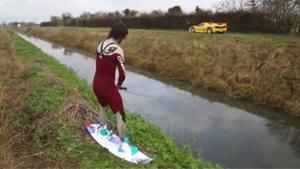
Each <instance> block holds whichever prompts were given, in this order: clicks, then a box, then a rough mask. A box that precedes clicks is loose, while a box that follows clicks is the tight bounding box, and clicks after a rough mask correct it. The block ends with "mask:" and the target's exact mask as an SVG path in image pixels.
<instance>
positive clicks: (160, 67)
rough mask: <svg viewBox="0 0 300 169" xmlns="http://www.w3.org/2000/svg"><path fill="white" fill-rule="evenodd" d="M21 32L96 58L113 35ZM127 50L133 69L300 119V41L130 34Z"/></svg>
mask: <svg viewBox="0 0 300 169" xmlns="http://www.w3.org/2000/svg"><path fill="white" fill-rule="evenodd" d="M19 31H21V32H24V33H27V34H30V35H35V36H38V37H41V38H43V39H46V40H49V41H53V42H57V43H60V44H64V45H68V46H72V47H75V48H79V49H83V50H86V51H88V52H91V53H95V48H96V46H97V43H98V41H99V40H102V39H104V38H105V37H106V34H107V31H108V29H96V28H72V27H58V28H56V27H49V28H22V29H19ZM122 46H123V47H124V50H125V55H126V63H127V64H129V65H131V66H133V67H136V68H140V69H144V70H146V71H151V72H153V73H156V74H158V75H162V76H168V77H172V78H174V79H177V80H182V81H185V82H187V83H190V84H191V85H193V86H198V87H205V88H211V89H214V90H218V91H220V92H224V93H226V94H227V95H228V96H231V97H233V98H247V99H252V100H255V101H256V102H259V103H262V104H267V105H268V106H270V107H276V108H282V109H284V110H285V111H286V112H288V113H289V114H291V115H295V116H300V101H299V100H300V38H299V37H291V36H283V35H265V34H233V33H226V34H214V35H206V34H193V33H188V32H185V31H161V30H130V34H129V36H128V39H127V40H126V41H125V42H124V44H122Z"/></svg>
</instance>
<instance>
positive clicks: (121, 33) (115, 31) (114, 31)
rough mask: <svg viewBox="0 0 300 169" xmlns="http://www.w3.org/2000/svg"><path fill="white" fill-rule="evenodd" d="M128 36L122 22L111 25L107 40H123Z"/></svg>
mask: <svg viewBox="0 0 300 169" xmlns="http://www.w3.org/2000/svg"><path fill="white" fill-rule="evenodd" d="M127 35H128V29H127V26H126V25H125V24H124V23H123V22H120V21H119V22H116V23H114V24H113V25H112V27H111V29H110V31H109V34H108V38H114V39H124V38H125V37H126V36H127Z"/></svg>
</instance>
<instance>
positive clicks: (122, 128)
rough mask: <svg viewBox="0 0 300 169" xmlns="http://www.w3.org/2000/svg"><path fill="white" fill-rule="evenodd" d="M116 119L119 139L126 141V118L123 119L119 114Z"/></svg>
mask: <svg viewBox="0 0 300 169" xmlns="http://www.w3.org/2000/svg"><path fill="white" fill-rule="evenodd" d="M116 119H117V130H118V134H119V137H120V138H121V139H123V140H124V139H125V137H126V122H125V118H123V116H122V115H121V113H120V112H117V113H116Z"/></svg>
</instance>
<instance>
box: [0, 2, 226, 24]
mask: <svg viewBox="0 0 300 169" xmlns="http://www.w3.org/2000/svg"><path fill="white" fill-rule="evenodd" d="M219 1H220V0H0V23H2V22H12V21H26V22H27V21H33V22H37V23H39V22H41V21H46V20H49V19H50V16H51V15H61V14H62V13H64V12H70V13H71V14H72V15H73V16H78V15H80V14H81V13H82V12H84V11H88V12H91V13H93V12H97V11H104V12H109V11H116V10H120V11H121V10H123V9H126V8H129V9H135V10H138V11H151V10H156V9H161V10H163V11H166V10H167V9H168V8H169V7H172V6H175V5H180V6H181V7H182V9H183V10H184V11H185V12H192V11H194V9H195V7H196V6H199V7H200V8H204V9H213V7H214V4H216V3H218V2H219Z"/></svg>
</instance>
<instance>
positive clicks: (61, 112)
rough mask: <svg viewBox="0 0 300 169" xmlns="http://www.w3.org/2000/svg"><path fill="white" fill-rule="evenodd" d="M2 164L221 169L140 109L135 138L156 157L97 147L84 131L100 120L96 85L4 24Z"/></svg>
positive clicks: (132, 124)
mask: <svg viewBox="0 0 300 169" xmlns="http://www.w3.org/2000/svg"><path fill="white" fill-rule="evenodd" d="M0 37H1V39H0V47H1V48H0V64H1V67H0V166H1V167H4V168H215V167H214V166H212V165H211V164H209V163H208V162H205V161H202V160H199V159H197V158H195V157H193V156H192V154H191V152H190V151H189V150H188V149H184V148H178V147H177V146H176V145H175V144H174V143H173V141H172V140H171V139H170V138H167V137H165V136H164V135H163V134H162V133H161V131H160V130H159V129H158V128H157V127H155V126H153V125H151V124H149V123H148V122H146V121H144V120H143V119H142V118H141V117H140V116H138V115H137V114H129V115H128V128H129V135H130V136H131V138H132V139H133V140H132V141H133V143H134V144H136V145H138V146H139V147H142V148H143V150H144V151H145V152H146V153H147V154H149V155H150V156H151V157H153V158H154V160H155V161H154V163H152V164H149V165H132V164H129V163H127V162H124V161H122V160H120V159H118V158H116V157H114V156H113V155H111V154H110V153H108V152H107V151H106V150H104V149H102V148H100V147H99V146H97V145H96V144H95V143H94V141H93V140H91V139H90V137H89V136H88V135H87V134H86V132H85V131H84V127H83V126H84V124H85V123H86V122H94V121H95V116H96V114H95V112H94V110H93V109H97V102H96V99H95V97H94V95H93V93H92V91H91V88H90V86H89V85H87V83H86V82H85V81H83V80H79V79H78V78H77V77H76V75H75V73H74V72H72V71H71V70H70V69H68V68H66V67H65V66H63V65H61V64H59V62H58V61H56V60H55V59H54V58H52V57H51V56H48V55H46V54H44V53H43V52H42V51H41V50H40V49H38V48H36V47H34V46H33V45H31V44H29V43H27V42H25V41H24V40H22V39H21V38H19V37H18V36H17V35H15V34H8V33H7V32H6V31H4V30H3V29H1V28H0Z"/></svg>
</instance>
